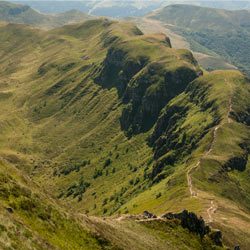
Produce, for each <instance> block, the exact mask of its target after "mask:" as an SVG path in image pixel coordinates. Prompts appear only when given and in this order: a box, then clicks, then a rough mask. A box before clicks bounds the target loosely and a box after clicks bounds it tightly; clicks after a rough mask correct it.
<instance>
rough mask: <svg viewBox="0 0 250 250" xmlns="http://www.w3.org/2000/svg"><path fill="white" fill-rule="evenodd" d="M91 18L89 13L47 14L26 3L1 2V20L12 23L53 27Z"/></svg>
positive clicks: (73, 11)
mask: <svg viewBox="0 0 250 250" xmlns="http://www.w3.org/2000/svg"><path fill="white" fill-rule="evenodd" d="M87 19H89V16H88V15H87V14H84V13H82V12H80V11H76V10H71V11H67V12H65V13H60V14H56V15H45V14H42V13H39V12H37V11H35V10H34V9H32V8H30V7H29V6H26V5H21V4H15V3H9V2H5V1H1V2H0V20H1V21H5V22H11V23H23V24H30V25H35V26H38V27H43V28H53V27H58V26H62V25H65V24H68V23H76V22H83V21H85V20H87Z"/></svg>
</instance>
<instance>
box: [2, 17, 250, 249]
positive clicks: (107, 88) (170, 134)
mask: <svg viewBox="0 0 250 250" xmlns="http://www.w3.org/2000/svg"><path fill="white" fill-rule="evenodd" d="M0 33H1V34H3V35H2V36H0V58H1V59H0V65H1V67H0V76H1V78H0V102H1V109H2V112H1V114H0V121H1V122H0V126H1V132H0V133H1V134H0V135H1V136H0V138H1V144H0V155H1V157H2V158H3V159H4V160H5V161H7V162H8V164H10V165H11V167H12V168H14V167H15V168H17V169H19V171H21V172H22V173H25V175H27V176H29V177H30V178H31V179H32V181H33V182H34V183H36V185H38V186H39V187H40V188H38V189H39V190H40V191H39V192H41V194H42V193H43V190H45V192H46V193H47V194H48V195H49V196H50V197H51V199H52V200H53V201H54V202H55V203H56V206H58V207H59V208H60V209H61V210H62V211H65V210H64V209H66V210H67V211H68V213H70V214H71V215H72V216H73V217H74V218H76V219H77V220H79V216H80V218H82V217H84V218H85V219H84V221H85V222H81V223H80V226H83V227H84V228H89V229H90V230H91V232H92V230H93V229H95V230H94V231H97V232H98V233H99V234H101V236H102V238H104V239H106V240H107V241H108V242H107V244H106V247H112V246H117V245H118V247H120V248H122V249H126V246H128V244H129V246H130V248H128V249H133V247H134V249H150V247H151V248H152V249H155V248H157V249H164V247H165V246H166V244H170V245H171V244H172V246H173V249H174V247H176V249H185V248H186V249H199V248H201V249H202V247H203V248H204V247H211V242H210V241H209V240H208V242H204V241H201V240H199V238H198V236H196V235H195V234H192V233H191V234H190V233H189V232H188V231H187V230H184V231H182V228H181V227H179V225H178V224H177V226H176V227H174V230H172V229H170V228H171V227H172V226H173V225H172V226H171V225H169V224H167V225H165V222H164V223H163V226H162V225H161V220H160V225H158V224H156V225H155V224H154V223H155V220H153V222H152V225H148V224H146V225H144V224H143V223H144V222H145V221H143V223H142V224H143V225H141V224H140V223H139V224H138V222H135V221H134V220H130V219H128V220H126V219H125V220H123V216H121V217H118V219H114V218H107V219H106V220H102V219H100V218H96V217H92V216H90V217H89V218H90V219H88V218H86V217H85V216H83V215H82V214H90V215H95V216H96V215H99V216H100V215H101V216H110V215H116V216H119V214H127V213H129V214H141V213H142V212H143V211H144V210H149V211H153V212H154V213H155V214H157V215H158V216H159V215H161V214H164V213H166V212H179V211H181V210H183V209H188V210H191V211H194V212H196V213H198V214H199V215H202V216H203V217H204V218H205V220H206V221H207V222H208V223H209V224H211V225H212V226H213V227H216V228H219V229H221V230H222V232H223V235H224V239H225V242H226V244H229V245H230V246H233V245H236V244H240V245H241V246H242V247H243V249H244V247H246V246H247V245H248V244H249V241H248V239H249V237H248V236H249V233H248V232H247V231H243V230H242V225H244V226H248V225H249V191H248V190H249V188H248V186H249V185H248V178H249V176H248V172H249V163H248V154H249V140H248V138H249V129H248V126H249V110H250V109H249V107H250V104H249V101H248V99H249V98H248V97H249V89H250V87H249V86H250V85H249V80H248V79H247V78H246V77H245V76H243V75H242V74H241V73H240V72H237V71H216V72H212V73H204V76H202V74H203V73H202V71H201V69H200V68H199V65H198V64H197V62H196V61H195V59H194V58H193V56H192V54H191V53H190V52H189V51H187V50H176V49H173V48H171V42H170V41H169V39H168V38H167V37H166V36H164V35H162V34H159V35H143V34H142V32H141V31H140V30H139V29H138V28H137V27H135V26H134V25H133V24H131V23H125V22H115V21H110V20H107V19H98V20H91V21H87V22H85V23H82V24H75V25H67V26H64V27H61V28H58V29H54V30H51V31H41V30H38V29H34V28H30V27H27V26H25V25H20V24H19V25H18V24H1V25H0ZM229 135H230V136H229ZM229 138H230V139H229ZM221 145H223V146H221ZM30 189H32V188H30ZM239 193H240V196H239V195H238V194H239ZM41 199H42V198H41ZM46 200H47V198H46V197H45V200H43V199H42V200H41V202H39V203H43V202H45V203H46V202H47V201H46ZM5 202H6V201H5ZM17 202H18V201H17ZM59 204H60V205H59ZM237 207H240V208H241V209H240V210H239V209H238V210H237V209H236V208H237ZM59 208H58V209H59ZM232 215H234V216H232ZM22 216H23V215H22ZM37 216H38V215H37ZM224 217H226V218H228V221H227V222H225V221H224ZM22 218H23V217H22ZM38 220H39V219H38ZM58 220H60V218H58ZM26 223H27V222H26ZM82 223H83V225H82ZM156 223H158V222H157V220H156ZM164 225H165V226H164ZM145 226H146V228H145ZM162 227H163V228H162ZM165 227H166V228H165ZM132 228H134V230H135V231H133V230H132ZM243 228H244V227H243ZM33 230H34V229H33ZM36 230H38V229H36ZM86 230H87V229H86ZM123 231H125V233H126V237H123V236H124V234H125V233H123ZM159 231H160V233H159ZM135 233H136V235H139V236H140V237H139V238H140V241H139V242H138V243H136V244H138V245H135V242H136V241H137V237H135V235H134V234H135ZM38 234H39V235H40V234H41V232H40V231H38ZM63 234H67V227H66V229H63V230H62V232H60V233H58V234H55V236H54V237H55V238H57V237H59V236H58V235H63ZM75 234H76V237H78V236H79V238H81V235H80V234H79V233H78V231H76V233H75ZM148 234H149V235H150V238H149V240H148V241H145V237H146V236H145V235H147V237H149V236H148ZM159 234H160V235H161V237H160V239H159V238H158V236H157V235H159ZM176 234H177V235H179V236H180V238H178V237H177V236H176ZM173 235H174V237H173ZM232 235H234V237H232ZM156 236H157V237H156ZM41 237H43V238H44V237H45V236H44V234H43V233H42V234H41ZM84 237H85V238H86V237H90V244H92V243H93V244H102V243H100V241H101V240H100V239H99V241H98V240H97V241H98V242H99V243H98V242H97V243H96V237H95V236H93V235H88V234H87V236H84ZM171 237H173V238H171ZM176 237H177V239H176ZM190 237H191V238H190ZM192 237H194V238H192ZM122 238H123V240H124V241H121V243H120V244H118V242H119V239H122ZM45 239H46V240H48V241H49V242H50V244H52V245H53V246H56V247H59V248H60V245H58V244H59V243H55V242H54V241H53V242H52V240H51V239H48V238H45ZM187 239H192V240H193V242H194V243H193V244H191V245H190V243H188V240H187ZM53 240H54V238H53ZM51 242H52V243H51ZM91 242H92V243H91ZM60 244H61V243H60ZM62 244H63V243H62ZM72 244H81V243H79V241H76V242H75V243H73V242H72ZM93 246H94V245H93ZM132 246H133V247H132ZM145 246H146V247H145ZM156 246H157V247H156ZM135 247H137V248H135ZM61 248H63V249H64V247H62V246H61ZM65 249H67V248H66V247H65ZM69 249H70V248H69ZM73 249H74V248H73ZM76 249H78V248H77V247H76ZM80 249H81V248H80ZM83 249H84V248H83ZM208 249H209V248H208ZM210 249H211V248H210Z"/></svg>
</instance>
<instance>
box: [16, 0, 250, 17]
mask: <svg viewBox="0 0 250 250" xmlns="http://www.w3.org/2000/svg"><path fill="white" fill-rule="evenodd" d="M13 2H17V3H22V4H24V5H28V6H30V7H32V8H34V9H36V10H38V11H40V12H43V13H61V12H66V11H69V10H72V9H76V10H79V11H82V12H85V13H89V14H92V15H97V16H98V15H99V16H109V17H115V18H124V17H129V16H143V15H145V14H147V13H149V12H151V11H154V10H156V9H159V8H162V7H164V6H166V5H172V4H177V3H185V4H189V5H198V6H204V7H213V8H221V9H229V10H238V9H249V8H250V1H233V0H231V1H205V0H204V1H202V0H190V1H188V0H177V1H174V0H145V1H144V0H121V1H116V0H87V1H49V0H47V1H46V0H45V1H41V0H40V1H39V0H36V1H31V0H20V1H18V0H16V1H13Z"/></svg>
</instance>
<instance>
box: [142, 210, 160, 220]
mask: <svg viewBox="0 0 250 250" xmlns="http://www.w3.org/2000/svg"><path fill="white" fill-rule="evenodd" d="M143 216H144V217H145V218H147V219H154V218H157V216H156V215H155V214H152V213H150V212H148V211H144V212H143Z"/></svg>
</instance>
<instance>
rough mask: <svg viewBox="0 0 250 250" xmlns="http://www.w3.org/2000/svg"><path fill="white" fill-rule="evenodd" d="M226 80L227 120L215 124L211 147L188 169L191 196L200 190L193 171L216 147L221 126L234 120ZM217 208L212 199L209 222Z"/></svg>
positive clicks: (228, 83)
mask: <svg viewBox="0 0 250 250" xmlns="http://www.w3.org/2000/svg"><path fill="white" fill-rule="evenodd" d="M224 81H225V83H226V84H227V85H228V86H229V88H230V96H229V99H228V111H227V119H226V121H222V122H220V123H219V124H218V125H217V126H215V128H214V129H213V138H212V142H211V144H210V147H209V149H208V150H207V151H206V152H205V153H204V154H203V155H202V156H201V158H200V159H199V160H198V162H197V163H196V165H194V166H193V167H191V168H190V169H189V170H188V172H187V183H188V188H189V192H190V196H191V197H194V198H197V197H198V192H197V191H195V190H194V186H193V182H192V173H193V172H194V171H196V170H197V169H198V168H199V167H200V164H201V161H202V159H204V158H205V157H207V156H208V155H209V154H210V153H211V152H212V150H213V148H214V145H215V143H216V139H217V132H218V129H219V128H221V127H222V126H223V125H224V124H226V123H232V121H233V120H232V119H231V118H230V114H231V112H232V111H233V108H232V95H233V91H232V85H231V83H230V82H229V81H228V80H227V79H226V78H225V79H224ZM217 208H218V206H217V205H216V204H215V201H214V200H211V202H210V206H209V208H208V209H207V215H208V223H211V222H213V214H214V213H215V212H216V210H217Z"/></svg>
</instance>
